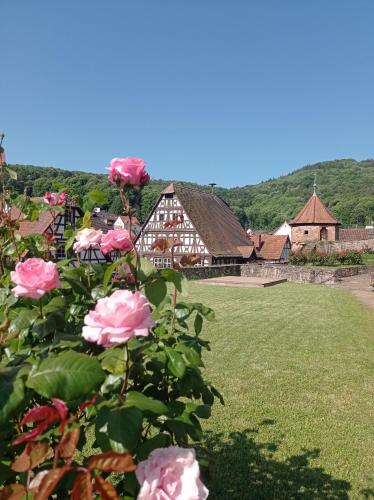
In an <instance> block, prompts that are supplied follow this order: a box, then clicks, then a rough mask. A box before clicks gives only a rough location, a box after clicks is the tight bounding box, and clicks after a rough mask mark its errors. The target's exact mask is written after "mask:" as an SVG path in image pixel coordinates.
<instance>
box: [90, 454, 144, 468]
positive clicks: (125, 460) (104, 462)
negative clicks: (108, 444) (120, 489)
mask: <svg viewBox="0 0 374 500" xmlns="http://www.w3.org/2000/svg"><path fill="white" fill-rule="evenodd" d="M88 468H89V469H90V470H93V469H98V470H101V471H104V472H131V471H133V470H135V469H136V466H135V465H134V462H133V461H132V457H131V455H130V454H129V453H116V452H114V451H107V452H105V453H101V454H100V455H93V456H92V457H90V459H89V461H88Z"/></svg>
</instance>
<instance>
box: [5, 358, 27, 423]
mask: <svg viewBox="0 0 374 500" xmlns="http://www.w3.org/2000/svg"><path fill="white" fill-rule="evenodd" d="M19 371H20V368H19V367H12V368H1V369H0V426H3V425H7V426H9V418H10V416H11V415H12V413H13V412H14V411H15V410H16V409H17V408H18V406H19V405H20V404H21V403H22V401H23V398H24V383H23V380H22V378H21V377H20V376H19Z"/></svg>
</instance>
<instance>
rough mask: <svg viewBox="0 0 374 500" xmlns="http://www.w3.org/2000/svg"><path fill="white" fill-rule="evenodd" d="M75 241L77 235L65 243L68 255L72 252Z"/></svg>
mask: <svg viewBox="0 0 374 500" xmlns="http://www.w3.org/2000/svg"><path fill="white" fill-rule="evenodd" d="M74 240H75V235H73V236H70V238H68V239H67V240H66V241H65V252H66V253H67V252H68V250H70V248H71V247H72V246H73V244H74Z"/></svg>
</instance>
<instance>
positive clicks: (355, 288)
mask: <svg viewBox="0 0 374 500" xmlns="http://www.w3.org/2000/svg"><path fill="white" fill-rule="evenodd" d="M333 287H334V288H344V289H346V290H350V291H351V292H352V293H353V295H354V296H355V297H357V298H358V299H359V300H360V301H361V302H363V303H364V304H366V305H367V306H369V307H372V308H373V309H374V291H373V288H372V287H371V286H370V274H360V275H358V276H352V277H350V278H343V279H342V280H341V281H340V282H339V283H336V284H335V285H333Z"/></svg>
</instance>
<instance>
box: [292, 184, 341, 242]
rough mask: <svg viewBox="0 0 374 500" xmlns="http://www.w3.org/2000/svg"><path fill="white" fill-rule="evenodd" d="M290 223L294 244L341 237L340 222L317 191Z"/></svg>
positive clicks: (333, 239)
mask: <svg viewBox="0 0 374 500" xmlns="http://www.w3.org/2000/svg"><path fill="white" fill-rule="evenodd" d="M289 225H290V226H291V241H292V244H293V245H299V244H303V243H309V242H315V241H321V240H328V241H336V240H338V239H339V226H340V222H339V221H338V220H337V219H335V217H334V216H333V215H332V213H331V212H330V210H329V209H328V208H327V207H326V206H325V205H324V204H323V203H322V201H321V200H320V199H319V197H318V196H317V195H316V193H315V192H314V194H313V195H312V196H311V197H310V198H309V200H308V201H307V202H306V204H305V205H304V207H303V208H302V209H301V210H300V212H299V213H298V214H297V215H296V217H295V218H294V219H292V220H291V221H290V222H289Z"/></svg>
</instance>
